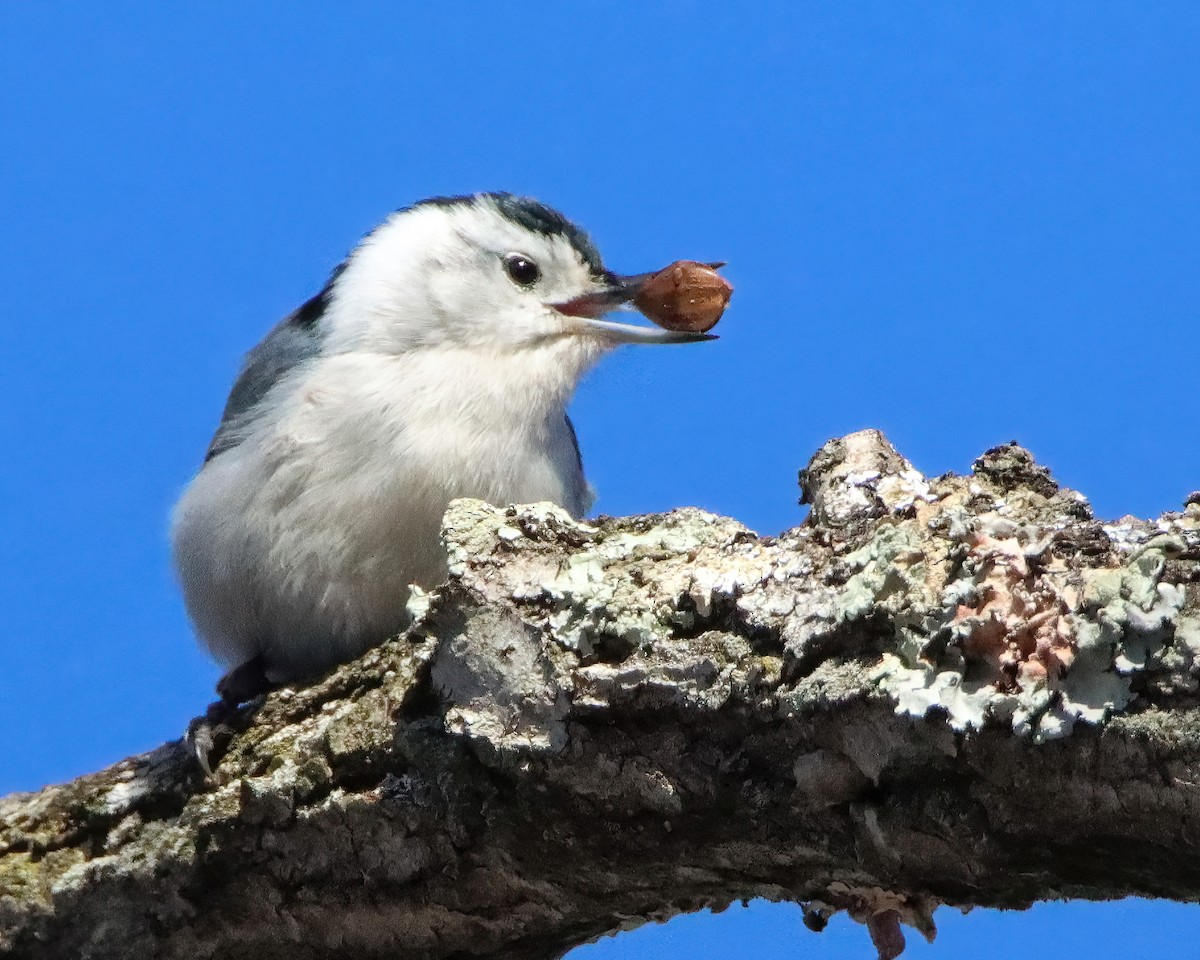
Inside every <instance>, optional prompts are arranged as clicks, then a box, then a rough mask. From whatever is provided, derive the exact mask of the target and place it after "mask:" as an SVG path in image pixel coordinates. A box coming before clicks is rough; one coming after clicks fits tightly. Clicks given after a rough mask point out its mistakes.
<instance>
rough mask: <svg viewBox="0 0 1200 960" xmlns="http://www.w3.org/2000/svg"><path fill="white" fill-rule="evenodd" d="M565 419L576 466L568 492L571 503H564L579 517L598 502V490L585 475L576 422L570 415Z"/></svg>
mask: <svg viewBox="0 0 1200 960" xmlns="http://www.w3.org/2000/svg"><path fill="white" fill-rule="evenodd" d="M563 419H564V420H565V421H566V424H567V439H568V440H570V442H571V449H572V451H573V453H574V455H575V467H576V469H575V472H574V474H573V475H572V477H571V489H570V491H569V494H568V495H569V496H570V498H571V503H569V504H564V506H566V507H567V510H568V511H569V512H570V513H571V514H572V515H573V516H575V517H576V518H579V517H582V516H583V515H584V514H586V513H587V512H588V511H589V510H591V509H592V505H593V504H594V503H595V502H596V491H595V490H593V489H592V485H591V484H590V483H588V482H587V478H586V477H585V476H584V475H583V453H582V452H581V451H580V449H579V434H577V433H576V432H575V424H573V423H572V422H571V418H570V417H569V416H564V417H563Z"/></svg>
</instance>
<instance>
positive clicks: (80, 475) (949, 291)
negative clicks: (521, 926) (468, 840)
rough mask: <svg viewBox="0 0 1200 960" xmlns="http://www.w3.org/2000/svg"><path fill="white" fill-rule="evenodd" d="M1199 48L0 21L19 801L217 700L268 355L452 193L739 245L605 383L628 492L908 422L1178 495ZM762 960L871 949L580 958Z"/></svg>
mask: <svg viewBox="0 0 1200 960" xmlns="http://www.w3.org/2000/svg"><path fill="white" fill-rule="evenodd" d="M284 11H286V13H285V12H284ZM1198 47H1200V7H1197V6H1196V5H1194V4H1189V3H1169V2H1163V3H1157V4H1152V5H1150V4H1134V3H1124V4H1117V3H1105V2H1091V3H1087V4H1084V3H1063V2H1048V3H1042V4H1036V5H1035V4H1015V3H1014V4H984V3H948V2H947V3H934V2H927V3H920V4H899V3H895V2H892V0H888V2H861V3H856V4H853V5H851V4H836V3H824V4H815V3H797V2H792V3H779V4H769V3H763V4H758V5H754V6H746V5H734V4H721V5H717V4H713V5H711V6H706V5H704V4H692V3H669V4H667V3H663V4H654V3H632V2H628V3H620V2H615V3H605V4H599V3H594V4H550V3H545V4H537V3H533V4H525V5H503V6H501V5H484V4H473V3H462V4H456V5H454V7H453V10H450V8H449V6H448V5H438V4H421V5H417V4H412V5H408V4H383V3H355V2H348V3H340V4H327V5H324V4H321V5H319V4H316V3H311V2H299V0H297V2H293V3H290V4H288V5H287V6H286V7H284V6H281V5H275V6H268V7H264V8H261V9H258V10H248V9H247V5H245V4H239V3H232V2H228V0H210V2H206V3H204V4H189V5H179V4H170V5H167V4H156V3H149V2H146V3H132V2H129V3H125V2H119V0H118V2H113V3H103V4H102V3H98V2H92V3H56V2H49V0H47V2H44V3H38V4H16V3H7V4H4V5H2V6H0V89H2V90H3V91H4V94H5V95H4V96H3V97H0V131H2V136H3V140H4V144H5V145H4V148H3V149H2V150H0V211H2V215H0V279H2V281H3V289H4V298H3V303H4V317H3V320H2V321H0V335H2V337H3V344H4V346H3V351H2V352H0V429H2V431H3V434H2V435H3V436H4V437H5V438H6V442H7V443H8V445H9V452H8V455H7V456H6V458H5V462H4V467H3V468H2V469H0V530H2V531H3V533H4V537H3V547H2V551H3V552H2V553H0V565H2V572H3V576H2V577H0V608H2V609H3V610H4V616H3V617H2V618H0V652H2V655H3V669H2V670H0V792H7V791H9V790H14V789H31V788H36V787H38V786H40V785H42V784H44V783H46V782H49V781H54V780H61V779H66V778H69V777H72V776H75V775H77V774H80V773H84V772H86V771H89V770H93V769H97V768H99V767H101V766H103V765H105V764H107V763H110V762H112V761H115V760H117V759H119V758H121V757H123V756H126V755H128V754H130V753H134V752H137V751H141V750H145V749H148V748H151V747H153V746H155V745H156V744H157V743H159V742H161V741H163V740H165V739H169V738H173V737H175V736H178V735H179V733H180V732H181V731H182V730H183V728H184V726H185V725H186V722H187V719H188V718H189V717H190V716H192V715H193V714H195V713H197V712H198V711H199V710H201V709H202V707H203V706H204V704H205V703H207V701H208V698H209V694H210V691H211V688H212V684H213V682H214V681H215V679H216V677H217V670H216V668H215V667H214V666H213V665H212V664H211V663H209V662H208V661H207V660H206V659H205V658H204V657H203V656H202V655H201V654H200V653H199V652H198V651H197V650H196V648H195V647H194V645H193V642H192V640H191V635H190V630H189V627H188V624H187V621H186V617H185V615H184V613H183V610H182V606H181V604H180V601H179V598H178V596H177V593H176V591H175V588H174V586H173V582H172V577H171V573H170V569H169V566H168V561H167V549H166V539H165V524H166V519H165V518H166V515H167V511H168V510H169V508H170V504H171V503H172V501H173V499H174V498H175V496H176V495H177V494H178V492H179V490H180V489H181V487H182V485H183V484H184V483H185V482H186V481H187V479H188V477H189V474H190V472H191V471H192V470H194V469H195V467H196V466H197V464H198V462H199V458H200V457H201V455H202V453H203V450H204V448H205V445H206V443H207V442H208V438H209V436H210V433H211V430H212V428H213V427H214V426H215V423H216V420H217V417H218V415H219V412H220V408H221V404H222V402H223V401H224V397H225V394H226V392H227V390H228V388H229V385H230V382H231V380H232V377H233V375H234V373H235V372H236V368H237V364H238V359H239V357H240V355H241V353H242V352H244V351H245V350H246V349H248V348H249V347H250V346H251V345H252V344H253V343H254V341H255V340H256V339H257V338H258V337H259V336H260V335H261V334H262V333H263V332H264V331H265V330H266V329H267V328H268V327H269V326H270V325H271V324H272V323H273V322H274V321H275V320H276V319H277V318H279V317H280V316H282V315H283V314H285V313H287V312H288V311H289V310H291V309H292V308H293V307H295V306H296V305H298V304H299V303H300V302H302V301H303V300H304V299H305V298H307V297H308V296H309V295H311V294H312V293H313V292H315V290H316V289H317V288H318V287H319V286H320V284H321V283H322V280H323V278H324V276H325V274H326V273H327V271H328V270H329V269H330V268H331V267H332V266H333V265H334V264H335V263H336V262H337V261H338V260H339V259H340V258H341V257H342V255H343V254H344V253H345V252H346V251H347V250H348V249H349V247H351V246H352V245H353V244H354V242H355V241H356V240H357V238H358V237H359V236H360V235H361V234H362V233H363V232H364V231H366V230H368V229H369V228H370V227H372V226H373V225H374V224H375V223H376V222H378V221H379V220H380V219H381V218H382V217H383V216H384V215H386V213H387V212H388V211H389V210H391V209H393V208H395V207H398V206H401V205H404V204H406V203H409V202H411V201H413V200H416V199H419V198H421V197H423V196H428V195H431V194H437V193H461V192H469V191H472V190H477V189H507V190H512V191H516V192H523V193H529V194H533V195H536V196H538V197H540V198H542V199H544V200H546V201H547V202H550V203H552V204H554V205H556V206H558V207H560V208H561V209H562V210H564V211H565V212H566V213H567V214H568V215H570V216H572V217H574V218H575V219H577V220H579V221H580V222H581V223H583V224H584V225H585V226H587V227H588V228H589V229H590V230H591V231H592V233H593V235H594V237H595V239H596V240H597V242H598V244H599V246H600V248H601V249H602V250H603V251H604V253H605V256H606V259H607V260H608V262H609V264H610V265H611V266H612V267H614V268H616V269H619V270H623V271H627V272H636V271H641V270H645V269H651V268H656V267H659V266H661V265H663V264H665V263H667V262H669V261H671V260H674V259H676V258H679V257H691V258H697V259H723V260H728V261H729V263H730V266H729V268H728V270H727V274H728V275H729V277H730V278H731V279H732V280H733V282H734V283H735V284H736V286H737V294H736V297H735V299H734V302H733V307H732V309H731V310H730V312H729V313H728V314H727V316H726V319H725V320H724V321H723V323H722V325H721V327H720V328H719V332H720V333H721V334H722V339H721V340H720V341H719V342H718V343H715V344H710V345H706V346H703V347H694V348H687V349H684V348H678V349H669V350H668V349H650V348H642V349H640V350H639V349H635V348H629V349H626V350H625V351H624V352H623V353H621V354H620V355H618V356H615V357H612V358H610V360H609V361H607V362H606V363H605V364H603V365H602V366H601V368H600V369H598V370H597V371H596V372H595V374H594V375H593V376H592V377H591V378H590V379H589V380H588V381H587V383H586V384H585V385H584V387H583V388H582V390H581V391H580V394H579V396H578V398H577V401H576V403H575V405H574V408H573V415H574V417H575V420H576V423H577V426H578V428H579V432H580V436H581V440H582V445H583V450H584V456H585V461H586V463H587V465H588V471H589V475H590V478H591V480H592V482H593V483H594V484H595V486H596V487H597V488H598V490H599V493H600V500H599V503H598V504H597V507H598V509H600V510H602V511H604V512H607V513H635V512H646V511H652V510H662V509H667V508H670V507H672V506H676V505H683V504H696V505H699V506H702V507H705V508H708V509H711V510H714V511H719V512H722V513H727V514H731V515H733V516H736V517H738V518H739V519H741V520H742V521H743V522H745V523H747V524H749V525H750V526H752V527H754V528H756V529H758V530H760V531H762V532H765V533H775V532H778V531H779V530H782V529H784V528H786V527H789V526H791V525H793V524H795V523H796V522H798V521H799V520H800V519H801V517H802V515H803V514H802V511H801V509H800V508H799V507H798V506H797V505H796V503H795V497H796V489H795V472H796V470H797V468H799V467H801V466H803V464H804V463H805V461H806V460H807V459H808V457H809V456H810V455H811V454H812V452H813V451H814V450H815V449H816V448H817V447H818V446H819V445H820V444H821V443H823V442H824V441H825V440H826V439H828V438H829V437H832V436H838V435H841V434H844V433H847V432H849V431H851V430H855V429H859V428H862V427H866V426H875V427H879V428H882V429H883V430H884V431H885V432H886V433H887V434H888V435H889V436H890V437H891V438H892V440H893V441H894V442H895V443H896V444H897V445H898V446H899V447H900V449H901V450H902V451H903V452H904V453H906V454H907V455H908V456H909V457H910V458H911V459H912V460H913V461H914V462H915V463H916V465H917V466H918V467H919V468H921V469H923V470H924V471H926V472H927V473H934V474H936V473H941V472H944V471H946V470H955V471H960V472H961V471H965V470H967V469H969V467H970V464H971V461H972V460H973V459H974V458H975V457H976V456H977V455H978V454H979V453H981V452H982V451H983V450H985V449H986V448H988V447H990V446H992V445H994V444H996V443H1000V442H1003V441H1007V440H1011V439H1016V440H1018V441H1020V442H1021V443H1023V444H1025V445H1027V446H1028V447H1030V448H1031V449H1032V450H1033V451H1034V453H1035V454H1036V456H1037V457H1038V459H1039V460H1040V461H1042V462H1043V463H1045V464H1047V465H1049V466H1050V467H1052V468H1053V469H1054V471H1055V473H1056V475H1057V476H1058V478H1059V479H1060V480H1061V481H1062V482H1064V483H1066V484H1068V485H1070V486H1073V487H1077V488H1079V489H1081V490H1082V491H1084V492H1085V493H1086V494H1087V495H1088V496H1089V497H1090V498H1091V500H1092V502H1093V504H1094V506H1095V507H1096V509H1097V511H1098V512H1099V513H1100V514H1101V515H1103V516H1107V517H1116V516H1119V515H1121V514H1125V513H1135V514H1140V515H1153V514H1156V513H1158V512H1160V511H1162V510H1166V509H1175V508H1178V507H1179V505H1180V504H1181V503H1182V501H1183V499H1184V497H1185V496H1186V495H1187V494H1188V493H1189V492H1190V491H1191V490H1194V489H1197V488H1200V445H1198V444H1197V422H1196V401H1195V397H1194V394H1195V392H1196V386H1195V385H1196V382H1197V363H1196V357H1197V355H1198V353H1200V332H1198V330H1200V328H1198V325H1197V314H1198V307H1200V296H1198V294H1197V276H1198V273H1197V251H1198V250H1200V58H1197V56H1196V50H1197V49H1198ZM939 920H940V922H941V923H942V926H943V928H944V935H943V938H942V940H941V941H940V942H939V944H938V945H937V946H935V947H934V948H932V949H928V948H924V947H923V946H921V945H917V944H914V946H913V948H912V949H911V951H910V954H909V955H910V956H913V957H920V956H926V955H928V956H933V955H935V954H934V951H936V953H937V955H940V956H956V955H960V954H959V953H958V952H956V951H958V950H966V949H970V950H971V952H972V955H973V956H975V957H978V958H984V957H991V956H996V957H1000V956H1011V955H1012V954H1013V953H1015V952H1017V949H1018V948H1019V949H1021V951H1022V952H1025V953H1027V954H1031V955H1037V954H1040V953H1041V952H1042V949H1043V948H1042V947H1039V944H1042V945H1045V946H1044V949H1045V950H1046V951H1047V952H1048V950H1049V949H1050V945H1051V944H1053V945H1054V949H1055V950H1056V952H1060V953H1062V954H1063V955H1084V954H1087V955H1089V956H1090V957H1092V958H1096V960H1099V958H1105V957H1118V956H1119V957H1122V958H1130V957H1133V958H1137V957H1142V956H1145V957H1156V958H1174V957H1184V956H1185V955H1186V956H1191V955H1192V954H1193V953H1194V936H1195V934H1196V933H1197V932H1200V912H1198V911H1197V909H1195V908H1185V907H1178V906H1171V905H1163V904H1140V903H1124V904H1115V905H1098V906H1094V905H1077V904H1073V905H1065V906H1063V905H1057V906H1047V907H1041V908H1038V909H1036V910H1034V911H1032V912H1030V913H1027V914H994V913H981V912H976V913H974V914H971V915H970V916H967V917H959V916H957V915H948V914H946V912H945V911H943V913H942V914H941V915H940V916H939ZM1135 930H1136V931H1137V933H1136V938H1137V940H1136V942H1135V943H1132V944H1131V943H1130V940H1129V937H1130V936H1131V931H1135ZM797 938H799V939H798V940H797ZM956 938H957V939H956ZM910 940H911V938H910ZM956 943H958V944H961V945H962V946H961V947H958V948H956V947H955V944H956ZM742 949H751V950H752V952H754V953H755V954H756V955H758V956H762V957H776V956H778V957H791V956H795V955H796V954H797V952H798V951H802V950H806V949H807V950H812V951H815V952H816V955H818V956H824V957H861V956H863V955H864V950H865V949H866V945H865V934H864V933H863V932H862V931H861V930H858V929H856V928H852V927H851V926H850V925H849V924H847V923H836V924H834V925H833V927H832V928H831V930H830V931H829V932H827V933H826V934H824V935H823V937H822V938H816V937H814V936H813V935H811V934H809V933H807V932H806V931H804V929H803V928H802V927H801V926H800V923H799V916H798V913H797V912H796V911H795V910H794V909H792V908H787V907H774V908H772V907H766V906H753V907H751V909H749V910H745V911H744V910H740V909H739V910H736V911H730V912H728V913H726V914H724V915H722V916H720V917H717V918H705V917H697V918H690V919H686V920H683V921H677V922H675V923H672V924H669V925H667V926H665V927H648V928H643V929H642V930H640V931H637V932H635V933H633V934H631V935H627V936H624V937H622V938H618V939H616V940H608V941H605V942H603V943H601V944H599V945H596V946H594V947H589V948H586V949H585V950H583V951H581V952H580V954H579V956H580V958H585V957H586V958H587V960H606V958H614V957H622V956H634V955H645V954H644V952H646V951H649V952H652V953H654V954H656V955H659V956H664V957H685V956H686V957H707V956H713V957H716V956H725V955H728V951H730V950H742ZM989 951H991V952H989ZM1139 951H1140V952H1139Z"/></svg>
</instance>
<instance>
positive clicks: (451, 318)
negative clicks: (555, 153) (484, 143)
mask: <svg viewBox="0 0 1200 960" xmlns="http://www.w3.org/2000/svg"><path fill="white" fill-rule="evenodd" d="M504 202H505V201H503V200H496V199H493V198H491V197H487V196H484V197H479V198H475V199H474V200H472V201H471V202H454V203H444V204H443V203H426V204H420V205H418V206H416V207H413V208H410V209H408V210H405V211H401V212H399V213H397V214H394V215H393V216H392V217H391V218H390V219H389V220H388V221H387V222H386V223H384V224H383V226H381V227H380V228H379V229H378V230H376V231H375V232H374V233H372V234H371V235H369V236H368V237H367V238H366V239H364V240H363V242H362V243H361V244H360V245H359V246H358V248H357V249H356V250H355V251H354V252H353V254H352V255H351V256H350V258H349V260H348V261H347V264H346V268H345V270H344V271H343V273H342V274H341V276H340V277H339V278H338V280H337V283H336V285H335V286H334V288H333V292H332V296H331V300H330V310H329V313H328V321H329V330H328V333H329V337H330V340H329V341H328V344H327V345H328V348H331V349H332V350H333V351H334V352H339V351H340V350H369V351H371V352H381V353H396V352H406V351H409V350H413V349H419V348H422V347H435V346H444V347H452V348H458V349H478V350H486V351H490V352H497V353H501V352H511V351H521V350H524V349H528V348H536V349H542V348H546V347H553V346H554V345H556V344H557V345H560V346H561V347H562V348H563V349H564V350H566V351H569V352H571V353H574V354H584V355H587V356H589V357H591V358H592V359H594V358H595V357H598V356H599V355H600V354H601V353H603V352H604V351H605V350H606V349H608V348H611V347H613V346H616V345H617V344H619V343H672V342H686V341H688V340H696V339H704V338H703V337H697V336H694V335H689V334H678V333H674V332H672V331H667V330H660V329H657V328H652V327H642V326H634V325H630V324H619V323H612V322H608V321H604V320H602V319H600V317H602V316H603V315H604V314H606V313H608V312H610V311H612V310H615V309H618V308H619V307H620V306H621V304H622V302H623V301H626V300H628V299H629V298H630V296H631V295H632V292H633V291H634V290H635V289H636V284H635V283H630V282H629V281H628V280H626V279H625V278H619V277H616V276H615V275H613V274H611V273H608V272H607V271H606V270H605V269H604V267H603V265H602V264H601V263H600V258H599V256H598V254H596V252H595V250H594V248H592V247H591V245H590V243H589V242H588V241H587V239H586V237H585V236H584V235H583V234H582V233H581V232H579V231H577V230H576V229H575V228H574V227H572V226H571V225H570V224H568V223H567V222H566V221H561V223H562V224H563V225H565V229H564V230H561V231H560V230H555V229H549V228H548V226H549V227H553V226H555V224H553V223H551V224H549V225H548V224H547V223H546V222H545V221H544V220H539V219H538V218H537V217H529V216H524V215H523V214H524V211H525V208H523V207H520V206H519V205H518V204H519V203H520V201H514V203H513V204H512V205H511V206H510V207H509V208H505V207H503V206H502V204H503V203H504ZM542 209H544V208H542ZM514 210H515V212H514ZM549 213H551V214H552V213H553V212H552V211H549ZM555 216H557V215H555ZM522 220H525V221H527V222H521V221H522Z"/></svg>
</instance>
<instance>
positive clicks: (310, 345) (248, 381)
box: [204, 268, 341, 463]
mask: <svg viewBox="0 0 1200 960" xmlns="http://www.w3.org/2000/svg"><path fill="white" fill-rule="evenodd" d="M340 269H341V268H339V270H338V271H335V272H334V275H333V277H331V278H330V281H329V283H328V284H326V286H325V288H324V289H323V290H322V291H321V292H320V293H318V294H317V295H316V296H315V297H313V298H312V299H311V300H308V301H307V302H306V303H305V304H304V305H303V306H302V307H300V309H298V310H296V311H295V312H294V313H291V314H289V315H288V316H286V317H284V318H283V320H281V321H280V322H279V323H277V324H276V325H275V326H274V328H272V330H271V332H270V333H268V334H267V335H266V336H265V337H263V339H262V340H261V341H260V342H259V343H258V345H257V346H255V347H254V348H253V349H252V350H251V351H250V352H249V353H248V354H246V359H245V361H244V362H243V364H242V369H241V372H240V373H239V374H238V377H237V380H235V381H234V384H233V389H232V390H231V391H230V392H229V399H228V400H226V401H225V410H224V412H222V414H221V423H220V424H219V425H218V427H217V431H216V433H215V434H214V435H213V438H212V442H211V443H210V444H209V445H208V452H207V453H206V454H205V455H204V462H205V463H208V461H209V460H211V459H212V458H213V457H216V456H219V455H220V454H222V453H224V452H225V451H226V450H230V449H232V448H233V447H236V446H237V445H238V444H239V443H241V441H242V434H243V428H244V427H245V425H246V424H247V423H248V422H249V421H250V420H252V419H253V417H254V409H255V407H257V406H258V404H259V403H260V402H261V401H262V399H263V397H265V396H266V395H267V394H268V393H269V392H270V390H271V388H272V387H273V386H275V384H277V383H278V382H279V381H280V380H281V379H282V378H283V377H284V376H285V375H286V374H288V373H290V372H291V371H292V370H294V369H295V368H296V367H298V366H299V365H300V364H302V363H304V362H305V361H307V360H311V359H312V358H313V357H315V356H316V355H317V354H318V353H320V351H321V342H322V340H323V339H324V333H323V329H322V327H321V324H320V319H321V315H322V314H323V313H324V312H325V308H326V307H327V306H328V303H329V296H330V290H331V288H332V286H333V282H334V280H335V279H336V278H337V275H338V273H339V272H340Z"/></svg>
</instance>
